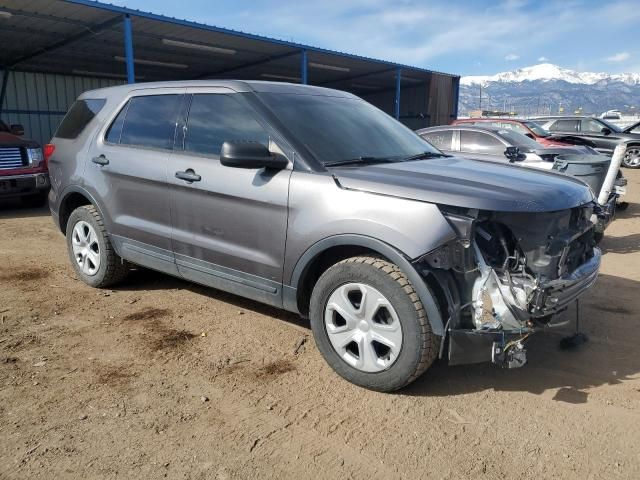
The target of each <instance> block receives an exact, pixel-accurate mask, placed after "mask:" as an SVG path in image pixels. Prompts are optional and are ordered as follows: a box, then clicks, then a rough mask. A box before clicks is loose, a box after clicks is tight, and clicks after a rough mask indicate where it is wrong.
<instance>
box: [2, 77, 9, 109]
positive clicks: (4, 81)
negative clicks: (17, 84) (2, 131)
mask: <svg viewBox="0 0 640 480" xmlns="http://www.w3.org/2000/svg"><path fill="white" fill-rule="evenodd" d="M7 83H9V69H8V68H5V69H4V73H3V74H2V90H0V113H2V106H3V105H4V97H6V95H7Z"/></svg>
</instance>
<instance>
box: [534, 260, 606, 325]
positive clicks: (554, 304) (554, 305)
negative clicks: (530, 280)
mask: <svg viewBox="0 0 640 480" xmlns="http://www.w3.org/2000/svg"><path fill="white" fill-rule="evenodd" d="M601 259H602V253H601V251H600V249H599V248H594V249H593V257H591V258H590V259H589V260H588V261H587V262H585V263H583V264H582V265H580V266H579V267H578V268H576V269H575V270H574V271H573V272H571V273H570V274H567V275H565V276H563V277H561V278H559V279H557V280H552V281H550V282H547V283H545V284H543V285H541V286H540V287H539V289H538V290H537V292H536V294H535V297H534V299H533V300H532V302H531V305H532V317H533V318H536V317H545V316H547V315H551V314H554V313H558V312H560V311H562V310H564V309H565V308H566V307H567V306H568V305H569V304H570V303H572V302H573V301H575V299H576V298H578V297H579V296H580V295H582V294H583V293H585V292H586V290H587V289H588V288H589V287H591V285H593V284H594V283H595V281H596V279H597V278H598V269H599V268H600V262H601Z"/></svg>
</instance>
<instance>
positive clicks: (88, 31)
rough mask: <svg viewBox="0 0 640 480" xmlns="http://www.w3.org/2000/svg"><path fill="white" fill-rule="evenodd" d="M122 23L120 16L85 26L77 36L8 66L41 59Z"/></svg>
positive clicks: (26, 56)
mask: <svg viewBox="0 0 640 480" xmlns="http://www.w3.org/2000/svg"><path fill="white" fill-rule="evenodd" d="M121 21H122V15H118V16H116V17H113V18H110V19H109V20H107V21H106V22H102V23H100V24H98V25H93V26H91V27H88V26H84V27H83V28H85V29H86V30H85V31H83V32H80V33H77V34H75V35H71V36H70V37H67V38H65V39H62V40H60V41H58V42H55V43H53V44H51V45H49V46H47V47H44V48H41V49H40V50H38V51H37V52H33V53H30V54H29V55H25V56H23V57H20V58H18V59H17V60H14V61H13V62H12V63H10V64H9V65H8V66H9V67H10V68H13V67H15V66H17V65H19V64H21V63H24V62H26V61H28V60H31V59H33V58H36V57H39V56H40V55H44V54H45V53H50V52H52V51H54V50H57V49H59V48H62V47H65V46H67V45H69V44H71V43H74V42H77V41H78V40H82V39H83V38H86V37H89V36H91V35H95V34H96V33H98V32H99V31H101V30H104V29H106V28H109V27H111V26H113V25H115V24H116V23H120V22H121Z"/></svg>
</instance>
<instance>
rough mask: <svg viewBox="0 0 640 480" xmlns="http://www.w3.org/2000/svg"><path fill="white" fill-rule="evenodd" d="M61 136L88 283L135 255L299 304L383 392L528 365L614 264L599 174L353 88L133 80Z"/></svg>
mask: <svg viewBox="0 0 640 480" xmlns="http://www.w3.org/2000/svg"><path fill="white" fill-rule="evenodd" d="M59 132H63V134H60V133H58V134H57V135H56V136H55V137H54V138H53V140H52V147H50V150H53V153H52V155H51V157H50V159H49V169H50V174H51V178H52V189H51V193H50V196H49V200H50V207H51V212H52V214H53V217H54V219H55V222H56V223H57V224H58V225H59V226H60V229H61V230H62V232H63V233H64V234H65V235H66V240H67V245H68V249H69V257H70V260H71V263H72V265H73V267H74V268H75V270H76V272H77V275H78V277H79V278H81V279H82V280H83V281H84V282H86V283H87V284H89V285H92V286H95V287H105V286H108V285H113V284H115V283H117V282H120V281H122V280H123V279H124V277H125V276H126V275H127V273H128V271H129V268H130V266H131V265H132V264H135V265H140V266H144V267H147V268H150V269H154V270H157V271H160V272H164V273H168V274H170V275H174V276H177V277H182V278H184V279H186V280H188V281H193V282H196V283H199V284H203V285H208V286H211V287H214V288H218V289H221V290H225V291H229V292H233V293H235V294H237V295H242V296H245V297H248V298H251V299H254V300H258V301H260V302H264V303H267V304H271V305H275V306H277V307H281V308H284V309H286V310H289V311H292V312H297V313H299V314H300V315H302V316H305V317H309V318H310V323H311V328H312V330H313V333H314V336H315V340H316V343H317V346H318V349H319V350H320V352H321V353H322V354H323V356H324V357H325V358H326V360H327V362H328V363H329V364H330V365H331V366H332V367H333V368H334V369H335V371H336V372H337V373H339V374H340V375H342V376H343V377H344V378H346V379H348V380H349V381H351V382H353V383H356V384H358V385H361V386H364V387H366V388H370V389H375V390H380V391H390V390H395V389H398V388H401V387H403V386H405V385H407V384H409V383H411V382H412V381H414V380H415V379H416V378H417V377H418V376H419V375H420V374H422V373H423V372H424V371H425V370H426V369H427V368H428V367H429V366H430V365H431V364H432V363H433V361H434V360H435V359H436V358H437V357H438V356H443V355H447V356H448V357H449V362H450V363H451V364H460V363H473V362H485V361H487V362H490V361H493V362H494V363H496V364H499V365H501V366H510V367H514V366H520V365H522V364H523V363H524V361H525V359H526V356H525V344H524V341H525V339H526V338H527V337H528V336H529V335H530V334H531V333H533V332H536V331H538V330H540V329H543V328H545V327H547V326H549V325H550V324H552V323H553V321H554V316H555V315H556V314H557V313H559V312H561V311H563V310H564V309H566V308H567V306H568V305H569V304H570V303H571V302H573V301H574V300H576V299H577V298H578V297H579V296H580V295H582V294H583V293H584V292H585V291H586V290H587V289H588V288H589V287H590V286H591V285H592V284H593V283H594V282H595V280H596V277H597V274H598V267H599V264H600V251H599V250H598V249H597V248H596V247H595V246H594V241H593V224H592V223H591V221H590V217H591V215H592V212H593V208H594V198H593V195H592V193H591V192H590V190H589V188H588V187H586V186H585V185H584V184H583V183H582V182H579V181H576V180H573V179H571V178H567V177H565V176H562V175H558V174H555V173H549V172H543V171H533V170H529V169H523V168H520V167H517V166H513V165H508V164H504V165H502V164H493V163H487V162H478V161H474V160H468V159H462V158H455V157H448V156H445V155H443V154H442V153H440V152H439V151H438V150H437V149H435V148H434V147H432V146H431V145H430V144H429V143H427V142H426V141H424V140H423V139H421V138H420V137H419V136H418V135H416V134H415V133H413V132H411V131H410V130H409V129H407V128H406V127H404V126H403V125H402V124H400V123H398V122H397V121H395V120H394V119H392V118H391V117H389V116H388V115H387V114H385V113H383V112H382V111H380V110H378V109H376V108H375V107H373V106H372V105H370V104H368V103H367V102H365V101H363V100H361V99H360V98H358V97H356V96H354V95H351V94H349V93H345V92H341V91H336V90H330V89H325V88H318V87H310V86H303V85H291V84H283V83H268V82H245V81H190V82H171V83H149V84H136V85H126V86H118V87H112V88H106V89H102V90H95V91H91V92H86V93H84V94H83V95H81V96H80V97H79V99H78V100H77V101H76V103H75V104H74V105H73V106H72V108H71V110H70V111H69V113H68V114H67V116H66V117H65V119H64V120H63V122H62V126H61V127H60V129H59ZM447 336H448V337H449V342H448V349H447V351H445V350H444V345H445V343H444V339H445V337H447Z"/></svg>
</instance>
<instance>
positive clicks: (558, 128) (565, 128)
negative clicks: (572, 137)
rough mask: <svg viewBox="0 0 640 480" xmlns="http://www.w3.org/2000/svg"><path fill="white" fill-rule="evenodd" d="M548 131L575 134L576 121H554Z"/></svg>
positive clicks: (576, 128) (576, 129)
mask: <svg viewBox="0 0 640 480" xmlns="http://www.w3.org/2000/svg"><path fill="white" fill-rule="evenodd" d="M549 130H551V131H552V132H577V131H578V121H577V120H556V121H555V122H553V123H552V124H551V126H550V127H549Z"/></svg>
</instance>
